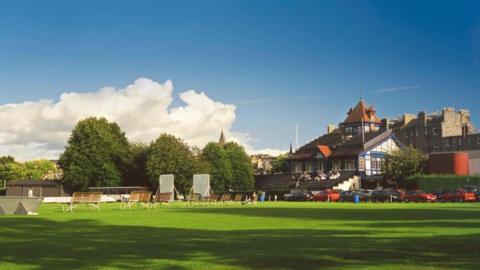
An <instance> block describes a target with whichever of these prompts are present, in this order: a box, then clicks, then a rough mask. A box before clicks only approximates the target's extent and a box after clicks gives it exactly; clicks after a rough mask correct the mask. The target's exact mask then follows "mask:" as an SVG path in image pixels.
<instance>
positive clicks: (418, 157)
mask: <svg viewBox="0 0 480 270" xmlns="http://www.w3.org/2000/svg"><path fill="white" fill-rule="evenodd" d="M426 160H427V159H426V156H425V154H423V153H422V152H421V151H420V150H417V149H415V148H413V147H411V146H409V147H406V148H402V149H399V150H396V151H394V152H393V153H391V154H390V155H388V156H387V160H386V167H385V173H386V174H387V175H389V176H391V177H394V178H396V179H401V180H403V179H406V178H408V177H410V176H414V175H418V174H421V173H422V172H423V171H424V168H425V162H426Z"/></svg>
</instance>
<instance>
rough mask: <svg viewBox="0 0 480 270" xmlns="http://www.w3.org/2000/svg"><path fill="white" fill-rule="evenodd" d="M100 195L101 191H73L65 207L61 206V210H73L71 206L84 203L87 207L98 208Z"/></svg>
mask: <svg viewBox="0 0 480 270" xmlns="http://www.w3.org/2000/svg"><path fill="white" fill-rule="evenodd" d="M102 195H103V194H102V193H101V192H75V193H73V195H72V199H71V200H70V202H69V203H68V204H67V206H66V208H65V207H63V211H64V212H65V211H69V212H73V208H75V207H76V206H77V205H80V204H85V205H87V207H89V208H92V209H97V210H100V202H101V200H102Z"/></svg>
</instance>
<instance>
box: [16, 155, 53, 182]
mask: <svg viewBox="0 0 480 270" xmlns="http://www.w3.org/2000/svg"><path fill="white" fill-rule="evenodd" d="M22 165H23V167H24V174H25V176H26V178H27V179H32V180H43V179H44V178H45V177H46V176H47V175H48V174H49V173H56V171H57V166H56V165H55V163H53V162H52V161H50V160H34V161H27V162H25V163H23V164H22Z"/></svg>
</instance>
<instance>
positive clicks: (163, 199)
mask: <svg viewBox="0 0 480 270" xmlns="http://www.w3.org/2000/svg"><path fill="white" fill-rule="evenodd" d="M171 198H172V193H171V192H164V193H157V194H156V195H155V196H154V198H153V202H154V206H155V207H157V204H159V205H160V206H162V204H166V205H168V204H169V203H170V200H171Z"/></svg>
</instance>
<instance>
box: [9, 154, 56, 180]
mask: <svg viewBox="0 0 480 270" xmlns="http://www.w3.org/2000/svg"><path fill="white" fill-rule="evenodd" d="M56 172H57V167H56V165H55V163H54V162H52V161H50V160H33V161H27V162H18V161H16V160H15V158H14V157H11V156H4V157H0V180H2V181H10V180H19V179H22V180H42V179H44V178H45V176H46V175H48V174H56Z"/></svg>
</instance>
